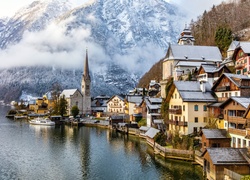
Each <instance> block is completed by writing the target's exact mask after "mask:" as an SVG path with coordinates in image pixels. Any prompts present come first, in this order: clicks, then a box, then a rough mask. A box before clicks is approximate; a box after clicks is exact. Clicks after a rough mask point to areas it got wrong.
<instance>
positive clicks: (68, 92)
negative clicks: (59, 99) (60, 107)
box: [60, 89, 77, 98]
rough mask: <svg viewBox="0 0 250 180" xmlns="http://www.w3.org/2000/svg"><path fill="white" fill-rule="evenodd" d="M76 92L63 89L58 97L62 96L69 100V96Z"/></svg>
mask: <svg viewBox="0 0 250 180" xmlns="http://www.w3.org/2000/svg"><path fill="white" fill-rule="evenodd" d="M76 91H77V89H65V90H63V92H62V93H61V95H60V96H62V95H64V96H65V98H70V96H72V95H73V94H74V93H75V92H76Z"/></svg>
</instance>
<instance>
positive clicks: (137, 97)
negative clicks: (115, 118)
mask: <svg viewBox="0 0 250 180" xmlns="http://www.w3.org/2000/svg"><path fill="white" fill-rule="evenodd" d="M126 99H127V101H128V102H130V103H135V104H140V103H141V102H142V101H143V96H140V95H128V96H127V97H126Z"/></svg>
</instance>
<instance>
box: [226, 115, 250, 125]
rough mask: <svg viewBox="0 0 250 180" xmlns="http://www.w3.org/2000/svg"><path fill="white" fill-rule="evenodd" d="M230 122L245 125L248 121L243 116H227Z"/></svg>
mask: <svg viewBox="0 0 250 180" xmlns="http://www.w3.org/2000/svg"><path fill="white" fill-rule="evenodd" d="M227 120H228V122H232V123H236V124H245V123H246V119H245V118H243V117H241V116H227Z"/></svg>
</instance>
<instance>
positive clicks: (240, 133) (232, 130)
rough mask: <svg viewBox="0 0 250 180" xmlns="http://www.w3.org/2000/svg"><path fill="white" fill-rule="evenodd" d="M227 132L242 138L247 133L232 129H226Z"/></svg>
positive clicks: (242, 130)
mask: <svg viewBox="0 0 250 180" xmlns="http://www.w3.org/2000/svg"><path fill="white" fill-rule="evenodd" d="M228 132H229V133H231V134H236V135H239V136H243V137H245V136H246V133H247V132H246V130H245V129H234V128H228Z"/></svg>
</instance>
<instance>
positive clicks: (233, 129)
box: [220, 97, 250, 148]
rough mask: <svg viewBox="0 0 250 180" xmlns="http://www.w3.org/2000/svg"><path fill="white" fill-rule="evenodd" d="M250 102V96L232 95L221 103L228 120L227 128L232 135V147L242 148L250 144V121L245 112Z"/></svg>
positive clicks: (226, 120) (225, 117)
mask: <svg viewBox="0 0 250 180" xmlns="http://www.w3.org/2000/svg"><path fill="white" fill-rule="evenodd" d="M249 104H250V97H248V98H246V97H231V98H229V99H228V100H227V101H225V102H224V103H222V104H221V106H220V107H221V108H223V112H224V113H223V116H224V119H225V122H227V126H226V128H227V129H228V132H229V134H230V136H231V137H232V142H231V147H236V148H242V147H247V146H250V139H249V135H250V134H249V135H248V128H249V127H250V121H249V122H248V119H246V118H244V114H245V113H246V110H247V108H248V106H249Z"/></svg>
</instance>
